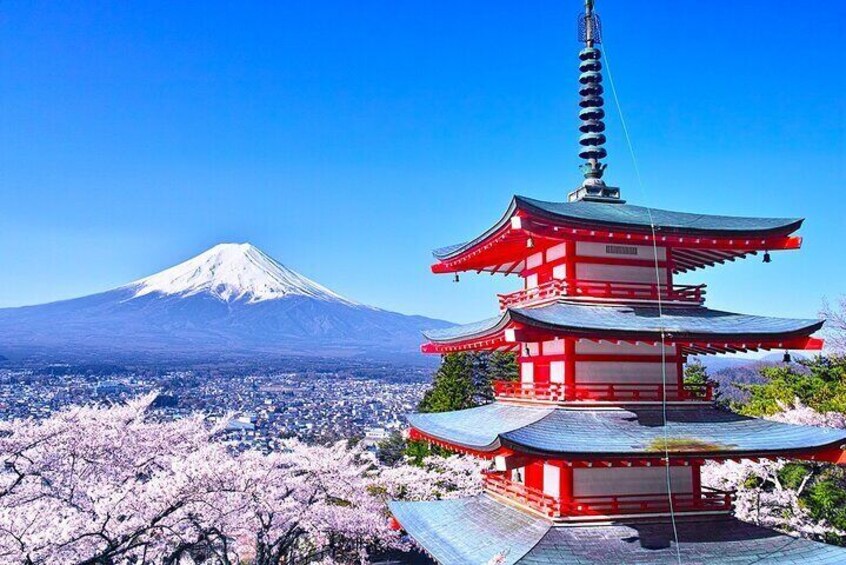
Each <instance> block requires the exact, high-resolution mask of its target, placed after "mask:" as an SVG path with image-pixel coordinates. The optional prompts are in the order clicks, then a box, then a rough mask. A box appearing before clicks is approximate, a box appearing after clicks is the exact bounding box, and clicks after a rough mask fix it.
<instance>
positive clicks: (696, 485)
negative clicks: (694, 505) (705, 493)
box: [690, 463, 702, 500]
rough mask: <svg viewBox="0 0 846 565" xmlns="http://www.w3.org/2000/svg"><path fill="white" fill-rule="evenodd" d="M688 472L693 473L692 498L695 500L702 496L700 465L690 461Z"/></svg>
mask: <svg viewBox="0 0 846 565" xmlns="http://www.w3.org/2000/svg"><path fill="white" fill-rule="evenodd" d="M690 472H691V473H692V474H693V477H692V481H691V484H692V485H693V489H692V490H693V499H694V500H697V499H699V497H701V496H702V465H701V464H700V463H691V464H690Z"/></svg>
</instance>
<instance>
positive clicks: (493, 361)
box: [466, 351, 518, 405]
mask: <svg viewBox="0 0 846 565" xmlns="http://www.w3.org/2000/svg"><path fill="white" fill-rule="evenodd" d="M466 355H468V356H470V358H471V359H472V367H473V396H474V402H475V404H476V405H479V404H487V403H489V402H492V401H493V399H494V390H493V382H494V381H516V380H517V378H518V375H517V359H516V357H515V355H514V354H513V353H506V352H502V351H493V352H487V351H482V352H478V353H467V354H466Z"/></svg>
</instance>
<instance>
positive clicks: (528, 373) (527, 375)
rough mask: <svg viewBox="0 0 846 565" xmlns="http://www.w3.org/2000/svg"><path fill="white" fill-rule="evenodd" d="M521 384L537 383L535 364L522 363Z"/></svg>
mask: <svg viewBox="0 0 846 565" xmlns="http://www.w3.org/2000/svg"><path fill="white" fill-rule="evenodd" d="M520 382H523V383H533V382H535V364H534V363H520Z"/></svg>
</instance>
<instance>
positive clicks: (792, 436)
mask: <svg viewBox="0 0 846 565" xmlns="http://www.w3.org/2000/svg"><path fill="white" fill-rule="evenodd" d="M408 421H409V424H411V427H412V430H413V433H412V435H413V436H416V437H418V438H419V439H425V440H427V441H430V442H433V443H436V444H440V445H444V446H447V447H449V448H451V449H453V450H457V451H465V452H468V453H473V454H475V455H478V456H483V457H490V458H493V457H496V456H500V455H502V456H508V455H510V454H512V453H518V454H522V455H535V456H539V457H542V458H550V459H564V460H569V461H579V462H581V461H608V462H612V461H619V460H623V461H628V462H629V463H630V464H640V463H641V462H643V461H649V460H653V461H662V460H663V458H666V457H680V458H695V457H701V458H705V459H710V460H718V459H729V458H739V457H747V458H753V457H761V458H768V457H793V458H797V459H808V460H817V461H828V462H832V463H840V464H843V463H846V455H844V451H843V445H844V443H846V431H844V430H839V429H834V428H819V427H814V426H798V425H792V424H784V423H780V422H774V421H771V420H761V419H757V418H749V417H746V416H742V415H739V414H735V413H733V412H729V411H727V410H722V409H719V408H715V407H713V406H702V405H697V406H673V407H668V408H666V410H665V409H663V408H660V407H629V408H626V409H623V408H613V409H608V408H599V409H584V408H562V407H556V406H547V407H540V406H522V405H515V404H509V403H505V402H494V403H493V404H486V405H484V406H479V407H476V408H469V409H466V410H459V411H455V412H443V413H437V414H412V415H409V416H408ZM665 422H666V424H665Z"/></svg>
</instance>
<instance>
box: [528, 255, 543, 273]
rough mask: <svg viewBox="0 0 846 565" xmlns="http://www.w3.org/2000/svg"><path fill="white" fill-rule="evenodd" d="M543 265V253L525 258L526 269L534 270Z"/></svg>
mask: <svg viewBox="0 0 846 565" xmlns="http://www.w3.org/2000/svg"><path fill="white" fill-rule="evenodd" d="M541 265H543V252H540V251H539V252H538V253H534V254H532V255H529V256H528V257H527V258H526V268H527V269H534V268H535V267H540V266H541Z"/></svg>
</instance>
